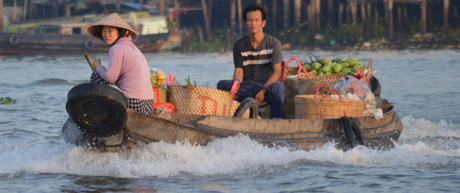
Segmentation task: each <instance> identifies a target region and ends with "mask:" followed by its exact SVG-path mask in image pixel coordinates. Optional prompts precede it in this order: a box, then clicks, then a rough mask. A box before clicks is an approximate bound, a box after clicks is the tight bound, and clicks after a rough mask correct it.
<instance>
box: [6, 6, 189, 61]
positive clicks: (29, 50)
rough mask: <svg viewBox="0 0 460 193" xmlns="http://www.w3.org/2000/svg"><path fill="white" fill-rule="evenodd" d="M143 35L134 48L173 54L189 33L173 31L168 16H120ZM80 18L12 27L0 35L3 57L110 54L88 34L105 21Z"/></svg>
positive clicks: (105, 47)
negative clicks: (89, 28) (99, 22)
mask: <svg viewBox="0 0 460 193" xmlns="http://www.w3.org/2000/svg"><path fill="white" fill-rule="evenodd" d="M120 16H121V17H122V18H124V19H125V21H126V22H127V23H128V24H130V25H131V26H132V27H133V29H134V30H136V32H138V34H139V38H138V39H136V40H134V41H133V42H134V44H136V46H137V47H138V48H139V49H140V50H141V51H143V52H150V51H159V50H170V49H174V48H177V47H179V46H180V44H181V43H182V39H183V38H184V37H185V35H186V32H184V31H182V30H170V29H169V28H168V26H167V18H166V17H164V16H155V17H150V16H149V15H148V13H142V12H141V13H131V14H125V15H120ZM103 17H105V15H104V16H99V17H79V18H70V19H62V20H60V21H56V20H54V21H45V20H43V21H35V22H33V23H30V22H29V23H22V24H17V25H13V26H10V27H9V28H8V31H9V32H5V33H0V54H74V53H75V54H79V53H82V52H88V53H95V52H107V51H108V50H109V48H110V47H109V46H107V45H105V43H104V42H102V41H101V40H100V39H97V38H95V37H93V36H91V35H89V34H88V32H87V28H88V26H89V25H91V24H92V23H94V22H96V21H98V20H99V19H102V18H103Z"/></svg>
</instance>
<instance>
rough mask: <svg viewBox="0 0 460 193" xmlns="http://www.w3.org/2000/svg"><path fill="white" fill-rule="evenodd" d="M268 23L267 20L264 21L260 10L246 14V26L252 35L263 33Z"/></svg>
mask: <svg viewBox="0 0 460 193" xmlns="http://www.w3.org/2000/svg"><path fill="white" fill-rule="evenodd" d="M266 22H267V21H266V20H263V21H262V12H261V11H259V10H257V11H250V12H248V13H246V22H245V24H246V27H247V28H248V30H249V32H250V33H253V34H255V33H259V32H262V28H263V27H265V23H266Z"/></svg>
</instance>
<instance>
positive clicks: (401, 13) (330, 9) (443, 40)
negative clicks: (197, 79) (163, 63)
mask: <svg viewBox="0 0 460 193" xmlns="http://www.w3.org/2000/svg"><path fill="white" fill-rule="evenodd" d="M239 2H241V1H239V0H221V1H215V0H202V1H201V2H199V1H188V0H183V1H182V2H181V3H179V5H178V7H195V8H197V9H195V10H193V11H192V9H189V11H187V12H185V13H184V14H182V15H180V16H179V17H177V18H176V19H175V22H177V23H180V25H178V26H180V27H182V28H185V29H188V30H189V32H190V35H189V36H188V37H187V39H186V40H185V41H184V43H183V44H182V46H181V47H180V48H179V49H178V50H179V51H183V52H207V51H210V52H223V51H231V49H232V46H233V43H234V42H235V41H236V40H238V39H239V38H241V37H242V36H244V35H246V34H247V30H246V28H245V27H244V24H242V23H241V20H240V18H239V14H240V13H241V12H240V9H241V8H240V6H239V5H238V3H239ZM249 3H259V4H262V6H264V7H266V8H267V11H268V17H267V25H266V26H265V28H264V32H265V33H267V34H269V35H272V36H274V37H276V38H277V39H279V40H280V41H281V42H282V44H283V48H284V49H289V48H294V49H332V50H339V49H358V50H361V49H365V50H377V49H424V48H429V49H433V48H434V49H438V48H457V49H458V48H460V47H459V46H460V16H459V12H460V1H452V0H442V1H429V0H420V1H412V0H407V1H406V0H399V1H397V3H394V1H383V0H380V1H379V0H359V1H357V0H327V1H326V0H289V1H285V0H249V1H244V2H241V7H242V8H244V6H246V5H247V4H249ZM199 7H202V9H199ZM182 10H184V9H182Z"/></svg>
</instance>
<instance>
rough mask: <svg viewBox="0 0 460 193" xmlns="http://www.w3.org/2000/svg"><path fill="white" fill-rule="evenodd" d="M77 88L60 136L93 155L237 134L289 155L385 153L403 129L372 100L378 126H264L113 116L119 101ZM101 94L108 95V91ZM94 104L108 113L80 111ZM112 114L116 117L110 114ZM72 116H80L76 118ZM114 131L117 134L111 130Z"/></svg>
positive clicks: (293, 122)
mask: <svg viewBox="0 0 460 193" xmlns="http://www.w3.org/2000/svg"><path fill="white" fill-rule="evenodd" d="M77 87H78V86H77ZM77 87H75V88H74V89H76V88H77ZM81 87H82V88H80V90H81V91H82V92H86V93H84V94H80V95H79V96H75V94H73V95H72V94H70V93H72V90H74V89H72V90H71V91H70V92H69V96H68V99H69V100H68V102H67V106H66V108H67V111H68V112H69V115H70V116H71V117H73V119H75V120H77V121H75V122H79V124H78V125H79V127H77V126H76V125H75V122H74V121H73V119H71V118H69V119H68V120H67V122H66V124H64V126H63V131H62V132H63V136H64V139H65V140H66V142H68V143H72V144H76V145H82V146H86V147H89V148H91V149H94V150H97V151H121V150H125V149H130V148H132V147H135V146H138V145H142V144H147V143H152V142H159V141H163V142H167V143H181V142H185V141H188V142H190V143H191V144H196V145H206V144H207V143H209V142H210V141H212V140H214V139H217V138H225V137H229V136H234V135H237V134H239V133H242V134H244V135H247V136H249V137H250V138H251V139H253V140H255V141H257V142H259V143H263V144H265V145H267V146H270V147H272V146H289V147H291V148H295V149H304V150H310V149H313V148H317V147H321V146H323V145H324V144H326V143H329V142H334V143H335V144H336V148H338V149H342V150H347V149H349V148H353V147H354V146H356V145H364V146H367V147H370V148H375V149H388V148H391V147H393V143H394V142H397V141H398V139H399V136H400V134H401V132H402V129H403V126H402V123H401V120H400V118H399V116H398V114H397V113H396V112H395V110H394V107H393V106H392V105H391V104H390V103H386V100H382V99H380V97H378V99H377V100H379V103H378V104H379V106H378V108H381V109H382V110H383V118H381V119H379V120H377V119H376V118H374V117H372V116H367V117H356V118H334V119H272V120H269V119H247V118H238V117H224V116H201V115H192V114H180V113H172V114H171V119H170V120H167V119H163V118H159V117H155V116H148V115H144V114H140V113H136V112H134V111H132V110H129V109H128V110H127V111H119V110H113V109H119V108H122V107H120V106H116V105H113V104H112V103H113V101H116V100H118V99H117V98H120V96H118V97H114V96H113V95H112V94H108V95H107V93H105V92H103V91H101V88H97V89H94V91H91V89H92V88H89V87H88V86H85V85H83V86H81ZM104 89H106V90H110V89H109V88H104ZM95 92H97V93H95ZM110 92H112V91H110ZM378 92H380V90H378ZM73 93H75V92H73ZM77 93H78V92H77ZM112 93H115V91H113V92H112ZM119 93H121V92H119ZM121 95H122V94H121ZM78 97H80V99H79V100H80V101H81V100H82V99H81V98H82V97H83V98H90V99H89V100H87V101H86V103H91V104H89V105H88V104H84V103H85V102H75V101H73V99H75V98H78ZM107 101H109V102H107ZM118 101H121V102H119V103H121V104H123V103H125V101H123V100H118ZM96 103H97V104H99V103H107V104H106V105H99V106H105V107H107V108H108V107H110V108H112V109H108V110H104V111H103V112H108V114H110V115H104V116H101V115H100V114H101V111H99V112H98V114H87V113H91V111H93V110H91V109H83V110H82V109H80V108H83V107H84V106H87V107H90V106H91V107H92V106H93V105H94V104H96ZM119 103H116V104H119ZM121 106H123V105H121ZM97 108H99V107H97ZM78 109H80V110H78ZM114 111H117V113H116V114H113V112H114ZM73 112H80V116H77V115H75V113H73ZM72 113H73V114H72ZM83 113H85V116H84V117H83V116H81V114H83ZM120 117H121V118H120ZM121 120H126V121H121ZM120 121H121V122H120ZM88 122H97V123H98V124H99V123H103V122H106V123H105V125H107V123H108V122H110V123H112V125H111V126H107V127H104V126H103V125H104V124H102V125H97V124H96V125H94V124H93V127H92V128H85V125H86V126H87V125H88ZM120 125H121V126H120ZM101 126H102V127H101ZM117 126H118V128H117V129H114V127H117ZM79 128H80V129H79ZM94 129H96V130H94ZM105 130H107V131H110V132H106V131H105Z"/></svg>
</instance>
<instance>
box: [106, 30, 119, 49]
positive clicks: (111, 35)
mask: <svg viewBox="0 0 460 193" xmlns="http://www.w3.org/2000/svg"><path fill="white" fill-rule="evenodd" d="M119 35H120V34H118V29H117V28H116V27H112V26H103V27H102V38H104V41H105V43H106V44H107V45H109V46H110V45H112V44H113V43H114V42H115V40H117V38H118V36H119Z"/></svg>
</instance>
